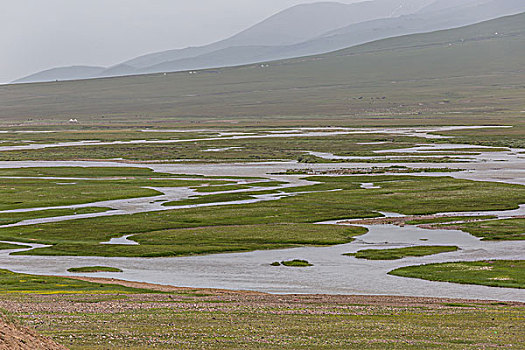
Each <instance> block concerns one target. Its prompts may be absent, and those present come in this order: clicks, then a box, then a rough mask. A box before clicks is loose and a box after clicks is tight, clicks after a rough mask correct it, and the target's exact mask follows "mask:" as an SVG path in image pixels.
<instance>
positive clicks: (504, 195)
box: [0, 175, 525, 256]
mask: <svg viewBox="0 0 525 350" xmlns="http://www.w3.org/2000/svg"><path fill="white" fill-rule="evenodd" d="M308 179H310V180H312V181H319V182H321V184H319V185H313V186H304V187H301V188H296V189H293V191H327V190H331V189H340V191H334V192H329V193H326V192H319V193H305V194H297V195H295V196H292V197H287V198H283V199H280V200H276V201H268V202H259V203H253V204H244V205H224V206H215V207H201V208H189V209H177V210H168V211H161V212H150V213H140V214H133V215H119V216H111V217H98V218H88V219H78V220H73V221H67V222H56V223H46V224H41V225H31V226H24V227H16V228H0V240H4V241H16V242H38V243H43V244H50V245H52V247H49V248H43V249H36V250H32V251H30V252H26V253H23V254H46V255H53V254H56V255H100V256H120V255H122V256H148V255H153V256H155V255H181V254H204V253H209V252H219V251H232V250H233V251H237V250H252V249H268V248H269V247H271V246H273V247H281V246H282V244H288V243H290V244H296V245H300V244H303V243H304V244H317V243H316V238H318V237H315V236H312V235H311V234H312V232H311V230H309V229H306V227H308V225H306V226H300V225H299V224H309V223H315V222H319V221H325V220H335V219H350V218H370V217H377V216H379V215H380V214H378V213H377V211H386V212H400V213H402V214H407V215H412V214H413V215H426V214H434V213H439V212H452V211H472V210H498V209H500V210H501V209H514V208H517V207H518V205H519V204H521V203H523V202H525V187H523V186H520V185H509V184H502V183H488V182H475V181H467V180H459V179H452V178H448V177H437V178H429V177H417V176H384V175H379V176H376V177H374V183H375V184H377V185H380V186H381V188H380V189H376V190H374V191H370V190H365V189H361V188H360V184H361V183H362V182H369V181H370V178H369V177H366V176H362V177H361V176H355V177H323V176H316V177H309V178H308ZM212 196H213V195H212ZM203 198H206V197H203ZM230 198H231V197H230ZM278 224H290V225H292V224H298V225H299V226H298V227H300V228H302V229H301V230H298V232H294V235H295V236H294V237H295V238H294V240H292V241H291V242H288V243H286V240H284V241H283V240H281V236H282V234H281V232H280V231H275V230H273V229H272V230H269V231H267V232H270V234H269V235H265V236H264V239H263V240H261V241H259V242H254V241H250V240H248V241H244V239H245V238H244V236H245V235H246V236H248V237H250V236H252V237H258V235H259V234H260V232H261V231H260V230H262V231H264V227H268V228H274V227H279V225H278ZM265 225H266V226H265ZM230 226H236V227H241V228H239V229H231V228H230ZM242 227H244V228H242ZM315 227H316V230H319V231H320V232H321V231H322V230H325V229H323V228H319V227H317V226H315ZM180 229H195V230H197V231H195V232H196V233H198V235H197V236H196V235H190V236H188V237H186V238H185V240H184V241H182V244H181V243H180V242H178V241H177V240H175V241H173V244H171V245H170V244H169V243H168V242H167V241H163V240H164V239H165V235H166V233H167V232H169V236H170V240H171V239H174V238H173V237H176V236H177V235H180V236H181V237H185V234H184V232H185V231H184V230H180ZM230 229H231V231H230V232H234V233H235V234H241V236H239V237H236V236H235V235H231V234H227V232H228V230H230ZM78 232H82V233H83V234H82V235H78V234H77V233H78ZM186 232H188V231H186ZM217 232H220V233H221V235H224V236H222V239H221V241H213V240H210V241H208V237H214V235H215V234H216V233H217ZM272 232H274V233H272ZM129 234H135V236H134V237H133V239H134V240H137V241H138V242H139V243H141V245H139V246H103V247H102V246H100V244H99V243H100V242H105V241H108V240H109V239H111V238H117V237H121V236H123V235H129ZM155 237H161V240H160V241H158V243H154V241H155V239H156V238H155ZM286 237H289V234H287V235H286ZM146 238H148V241H149V242H148V241H143V240H145V239H146ZM201 238H202V239H201ZM332 242H334V243H330V240H327V241H326V243H321V244H338V243H340V242H341V241H340V240H333V241H332ZM245 243H249V244H245ZM265 243H270V245H265ZM265 247H266V248H265Z"/></svg>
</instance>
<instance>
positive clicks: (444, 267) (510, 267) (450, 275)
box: [389, 260, 525, 288]
mask: <svg viewBox="0 0 525 350" xmlns="http://www.w3.org/2000/svg"><path fill="white" fill-rule="evenodd" d="M389 274H391V275H395V276H401V277H412V278H421V279H425V280H429V281H440V282H453V283H462V284H479V285H484V286H491V287H506V288H525V260H494V261H474V262H450V263H440V264H428V265H420V266H409V267H402V268H399V269H396V270H393V271H390V272H389Z"/></svg>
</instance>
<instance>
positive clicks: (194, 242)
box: [29, 224, 367, 257]
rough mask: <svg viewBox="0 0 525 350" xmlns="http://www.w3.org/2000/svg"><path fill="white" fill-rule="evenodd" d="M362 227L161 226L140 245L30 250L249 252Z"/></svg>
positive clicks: (82, 242)
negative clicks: (160, 228)
mask: <svg viewBox="0 0 525 350" xmlns="http://www.w3.org/2000/svg"><path fill="white" fill-rule="evenodd" d="M366 232H367V230H366V229H365V228H362V227H340V226H330V225H322V227H321V225H312V224H266V225H242V226H217V227H207V228H206V227H205V228H187V229H173V230H169V229H167V230H158V231H151V232H147V233H141V234H138V235H135V236H133V237H131V239H132V240H133V241H136V242H138V243H139V244H140V245H130V246H120V245H109V244H108V245H100V244H99V242H97V241H88V240H86V239H85V238H83V239H80V237H79V238H76V239H75V240H72V239H67V238H66V237H63V238H62V239H61V241H60V242H59V243H58V244H56V245H55V246H53V247H49V248H41V249H37V250H34V251H32V252H30V253H29V254H36V255H53V256H55V255H66V256H75V255H88V256H114V257H136V256H139V257H163V256H183V255H199V254H214V253H225V252H245V251H252V250H265V249H278V248H293V247H298V246H326V245H335V244H343V243H349V242H351V241H352V240H353V237H354V236H359V235H362V234H365V233H366Z"/></svg>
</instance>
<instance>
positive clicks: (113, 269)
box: [67, 266, 122, 273]
mask: <svg viewBox="0 0 525 350" xmlns="http://www.w3.org/2000/svg"><path fill="white" fill-rule="evenodd" d="M67 271H68V272H74V273H95V272H122V270H121V269H118V268H116V267H109V266H84V267H72V268H69V269H67Z"/></svg>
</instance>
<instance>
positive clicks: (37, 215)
mask: <svg viewBox="0 0 525 350" xmlns="http://www.w3.org/2000/svg"><path fill="white" fill-rule="evenodd" d="M108 210H111V209H109V208H99V207H87V208H76V209H48V210H35V211H28V212H14V213H0V225H9V224H14V223H17V222H20V221H23V220H32V219H41V218H48V217H54V216H66V215H76V214H91V213H102V212H106V211H108Z"/></svg>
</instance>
